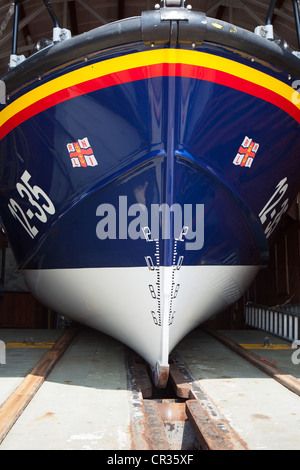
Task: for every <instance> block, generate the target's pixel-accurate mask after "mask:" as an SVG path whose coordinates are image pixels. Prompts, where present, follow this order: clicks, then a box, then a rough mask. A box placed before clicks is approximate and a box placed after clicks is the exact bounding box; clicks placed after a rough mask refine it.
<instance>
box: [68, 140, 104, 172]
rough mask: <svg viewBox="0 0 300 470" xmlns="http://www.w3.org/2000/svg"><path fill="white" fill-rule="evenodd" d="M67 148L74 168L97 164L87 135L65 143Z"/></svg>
mask: <svg viewBox="0 0 300 470" xmlns="http://www.w3.org/2000/svg"><path fill="white" fill-rule="evenodd" d="M67 149H68V152H69V155H70V158H71V162H72V165H73V167H74V168H75V167H87V166H95V165H98V162H97V160H96V158H95V155H94V152H93V149H92V147H91V146H90V143H89V141H88V138H87V137H85V138H84V139H78V141H77V142H71V143H69V144H67Z"/></svg>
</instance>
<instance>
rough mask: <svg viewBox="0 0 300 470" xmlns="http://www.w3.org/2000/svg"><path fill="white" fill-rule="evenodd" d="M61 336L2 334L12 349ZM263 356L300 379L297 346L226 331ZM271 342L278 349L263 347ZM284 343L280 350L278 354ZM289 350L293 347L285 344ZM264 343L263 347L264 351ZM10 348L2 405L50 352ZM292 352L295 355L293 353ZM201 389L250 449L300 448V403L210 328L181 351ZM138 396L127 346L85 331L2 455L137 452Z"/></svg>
mask: <svg viewBox="0 0 300 470" xmlns="http://www.w3.org/2000/svg"><path fill="white" fill-rule="evenodd" d="M62 333H63V332H62V331H61V330H0V339H2V340H3V341H5V343H18V342H19V343H22V342H23V341H24V340H25V339H28V338H33V341H34V343H39V342H40V343H43V342H44V343H47V342H48V343H51V342H55V341H56V340H57V339H58V338H59V337H60V336H61V335H62ZM222 333H225V334H227V335H228V336H229V337H230V338H231V339H233V340H234V341H236V342H238V343H241V344H245V343H246V344H252V345H254V346H252V347H253V348H255V349H252V350H253V352H254V353H255V354H259V355H261V356H262V357H263V358H265V359H267V360H269V361H271V362H272V363H276V364H275V365H277V367H279V368H280V369H283V370H285V371H286V372H287V373H289V374H292V375H294V376H296V377H300V365H294V364H293V363H292V360H291V355H292V353H293V352H294V350H292V349H289V347H290V343H288V342H285V341H283V340H281V339H279V338H275V337H273V336H271V335H269V334H266V333H264V332H260V331H255V330H239V331H226V332H222ZM265 336H268V337H269V338H270V339H271V343H272V345H271V347H270V348H268V349H266V348H264V347H263V346H261V345H262V343H263V342H264V338H265ZM275 344H278V345H279V346H278V347H279V349H274V347H275V346H274V345H275ZM283 344H285V346H284V347H285V349H283V346H280V345H283ZM255 345H260V347H261V349H257V346H255ZM17 346H18V345H15V346H12V347H11V348H8V347H7V349H6V364H5V365H2V366H0V403H2V402H3V401H4V400H5V398H6V397H7V396H8V395H9V394H10V393H11V392H12V391H13V390H14V389H15V388H16V387H17V385H18V384H19V383H20V382H21V380H22V378H23V377H25V376H26V374H28V373H30V371H31V370H32V369H33V367H34V366H35V365H36V363H37V362H38V361H39V359H40V358H41V357H42V355H43V354H44V353H45V349H40V348H36V347H32V348H20V347H17ZM286 348H288V349H286ZM176 352H177V353H178V354H179V356H180V357H181V358H182V359H183V361H185V362H186V363H187V365H188V366H189V368H190V370H191V372H192V374H193V376H194V377H195V379H196V380H197V381H198V384H199V385H200V386H201V388H202V389H203V390H204V391H205V392H206V393H207V394H208V395H209V396H210V397H211V398H212V400H213V402H214V403H215V405H216V407H217V408H218V410H219V411H220V412H221V413H222V414H223V415H224V416H225V417H226V418H227V419H228V420H229V422H230V423H231V425H232V427H233V428H234V429H235V430H236V431H237V432H238V433H239V434H240V436H241V437H242V438H243V439H244V440H245V441H246V442H247V444H248V447H249V449H251V450H259V449H269V450H279V449H284V450H290V449H297V450H298V449H300V397H299V396H297V395H295V394H294V393H292V392H290V391H289V390H287V389H286V388H285V387H283V386H282V385H280V384H279V383H277V382H276V381H274V380H273V379H271V378H269V377H268V376H266V375H265V374H264V373H263V372H261V371H259V370H258V369H257V368H255V367H254V366H252V365H250V364H249V363H248V362H246V361H245V360H244V359H242V358H241V357H240V356H238V355H237V354H236V353H234V352H232V351H230V350H229V349H228V348H227V347H225V346H224V345H222V344H221V343H220V342H218V341H217V340H215V339H214V338H212V337H211V336H210V335H208V334H207V333H205V332H203V331H202V330H199V329H197V330H194V331H193V332H192V333H190V334H189V335H188V336H187V337H186V338H184V340H182V341H181V343H180V344H179V345H178V346H177V348H176ZM131 404H132V396H131V391H130V390H128V389H127V374H126V370H125V360H124V346H123V345H122V344H121V343H119V342H118V341H115V340H114V339H112V338H110V337H108V336H106V335H104V334H102V333H100V332H97V331H95V330H90V329H85V328H83V329H82V330H80V331H79V333H78V334H77V336H76V337H75V339H74V340H73V342H72V343H71V345H70V346H69V348H68V349H67V351H66V353H65V354H64V355H63V356H62V358H61V359H60V361H59V362H58V364H57V365H56V367H55V368H54V369H53V371H52V372H51V373H50V375H49V376H48V378H47V380H46V381H45V383H44V384H43V385H42V387H41V388H40V390H39V391H38V393H37V394H36V395H35V397H34V398H33V400H32V401H31V402H30V404H29V405H28V406H27V408H26V409H25V411H24V412H23V414H22V415H21V417H20V418H19V419H18V421H17V422H16V423H15V425H14V426H13V428H12V429H11V431H10V432H9V433H8V435H7V436H6V438H5V439H4V441H3V442H2V444H1V445H0V450H21V449H28V450H29V449H33V450H38V449H45V450H46V449H51V450H54V449H56V450H61V449H62V450H64V449H65V450H77V449H78V450H81V449H82V450H84V449H87V450H88V449H91V450H104V449H108V450H130V449H131V448H132V440H131V437H132V436H131V429H130V417H131V412H132V410H131Z"/></svg>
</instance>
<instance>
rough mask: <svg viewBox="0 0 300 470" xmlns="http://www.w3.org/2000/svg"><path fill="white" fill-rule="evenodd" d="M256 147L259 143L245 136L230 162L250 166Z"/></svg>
mask: <svg viewBox="0 0 300 470" xmlns="http://www.w3.org/2000/svg"><path fill="white" fill-rule="evenodd" d="M258 148H259V144H258V143H256V142H253V140H252V139H250V138H249V137H247V136H246V137H245V138H244V140H243V143H242V145H241V146H240V148H239V151H238V153H237V154H236V156H235V158H234V160H233V162H232V163H234V165H240V166H245V167H248V168H250V167H251V165H252V163H253V160H254V158H255V155H256V153H257V151H258Z"/></svg>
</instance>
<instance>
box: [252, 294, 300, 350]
mask: <svg viewBox="0 0 300 470" xmlns="http://www.w3.org/2000/svg"><path fill="white" fill-rule="evenodd" d="M244 316H245V323H246V325H248V326H251V327H253V328H257V329H261V330H263V331H266V332H268V333H271V334H273V335H275V336H278V337H280V338H283V339H285V340H288V341H292V342H293V341H295V340H298V339H299V335H300V331H299V325H300V304H294V305H291V304H289V305H282V306H278V307H277V306H275V307H268V306H266V305H260V304H255V303H252V302H249V303H248V304H246V305H245V307H244Z"/></svg>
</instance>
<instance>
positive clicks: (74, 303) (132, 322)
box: [23, 265, 260, 387]
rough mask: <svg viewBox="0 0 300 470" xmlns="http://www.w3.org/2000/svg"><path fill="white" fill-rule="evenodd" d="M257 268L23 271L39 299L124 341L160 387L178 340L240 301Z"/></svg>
mask: <svg viewBox="0 0 300 470" xmlns="http://www.w3.org/2000/svg"><path fill="white" fill-rule="evenodd" d="M259 268H260V267H259V266H203V265H202V266H184V265H183V266H180V267H178V266H176V267H175V266H169V267H163V266H160V267H151V268H148V267H132V268H131V267H129V268H82V269H57V270H56V269H51V270H50V269H49V270H47V269H46V270H25V271H23V273H24V275H25V280H26V283H27V285H28V288H29V289H30V290H31V292H32V293H33V294H34V295H35V296H36V297H37V298H38V299H39V300H40V301H41V302H42V303H44V304H46V305H47V306H49V307H50V308H52V309H53V310H55V311H56V312H59V313H61V314H64V315H66V316H68V317H69V318H71V319H73V320H74V321H76V322H78V323H82V324H86V325H88V326H90V327H93V328H96V329H98V330H100V331H102V332H104V333H107V334H108V335H110V336H113V337H114V338H116V339H118V340H120V341H121V342H123V343H125V344H126V345H128V346H129V347H130V348H132V349H133V350H135V351H136V352H137V353H138V354H140V355H141V356H142V357H143V358H144V359H145V360H146V361H147V362H148V363H149V364H150V366H151V367H152V369H153V371H154V374H153V375H154V380H155V383H156V385H157V386H161V387H163V386H165V383H166V380H167V377H168V367H169V366H168V356H169V353H170V352H171V351H172V349H173V348H174V347H175V346H176V344H178V342H179V341H180V340H181V339H182V338H183V337H184V336H185V335H186V334H187V333H188V332H189V331H191V330H192V329H193V328H195V327H196V326H197V325H199V324H200V323H202V322H204V321H205V320H207V319H208V318H210V317H212V316H213V315H215V314H216V313H218V312H220V311H222V310H224V309H226V308H227V307H228V306H229V305H231V304H232V303H233V302H235V301H236V300H238V299H239V298H240V297H241V296H242V295H243V293H244V292H245V290H246V289H247V288H248V287H249V285H250V284H251V282H252V281H253V279H254V278H255V276H256V274H257V272H258V270H259ZM155 371H156V372H155Z"/></svg>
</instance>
